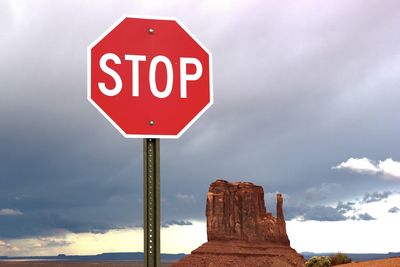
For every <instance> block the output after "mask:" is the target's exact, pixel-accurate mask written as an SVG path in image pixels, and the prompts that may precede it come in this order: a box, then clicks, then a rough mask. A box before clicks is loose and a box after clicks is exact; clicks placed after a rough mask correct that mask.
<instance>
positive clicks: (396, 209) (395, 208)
mask: <svg viewBox="0 0 400 267" xmlns="http://www.w3.org/2000/svg"><path fill="white" fill-rule="evenodd" d="M388 212H389V213H399V212H400V209H399V208H398V207H393V208H390V209H389V210H388Z"/></svg>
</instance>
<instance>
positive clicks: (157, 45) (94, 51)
mask: <svg viewBox="0 0 400 267" xmlns="http://www.w3.org/2000/svg"><path fill="white" fill-rule="evenodd" d="M211 66H212V65H211V53H210V52H209V51H208V50H207V48H205V47H204V46H203V45H202V44H201V43H200V42H199V41H198V40H197V39H196V38H195V37H194V36H193V35H192V34H191V33H190V32H189V31H188V30H187V28H186V27H185V26H184V25H182V24H181V23H180V22H179V21H178V20H176V19H166V18H147V17H129V16H124V17H122V18H120V19H119V20H118V21H117V22H116V23H115V24H114V25H112V26H111V27H110V28H109V29H108V30H107V31H105V32H104V33H103V34H102V35H101V36H100V37H99V38H97V39H96V40H95V41H94V42H93V43H92V44H91V45H90V46H89V47H88V51H87V67H88V74H87V75H88V100H89V101H90V102H91V103H92V104H93V105H94V106H95V107H96V108H97V109H98V110H99V111H100V112H101V113H102V114H103V115H104V116H105V117H106V118H107V119H108V120H109V121H110V122H111V123H112V124H113V125H114V126H115V127H116V128H117V129H118V130H119V131H120V132H121V133H122V134H123V135H124V136H125V137H133V138H178V137H180V136H181V135H182V134H183V133H184V132H185V131H186V130H187V129H188V128H189V127H190V125H192V124H193V123H194V122H195V121H196V120H197V119H198V118H199V117H200V116H201V115H202V114H203V113H204V112H205V111H206V110H207V109H208V108H209V107H210V106H211V105H212V103H213V89H212V73H211V71H212V67H211Z"/></svg>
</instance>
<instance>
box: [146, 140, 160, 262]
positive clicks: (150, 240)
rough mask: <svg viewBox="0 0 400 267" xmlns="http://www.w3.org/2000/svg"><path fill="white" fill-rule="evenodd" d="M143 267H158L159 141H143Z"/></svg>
mask: <svg viewBox="0 0 400 267" xmlns="http://www.w3.org/2000/svg"><path fill="white" fill-rule="evenodd" d="M143 156H144V158H143V163H144V168H143V169H144V181H143V184H144V266H145V267H160V139H143Z"/></svg>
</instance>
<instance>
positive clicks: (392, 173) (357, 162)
mask: <svg viewBox="0 0 400 267" xmlns="http://www.w3.org/2000/svg"><path fill="white" fill-rule="evenodd" d="M332 169H347V170H350V171H353V172H357V173H367V174H376V175H377V174H380V175H382V177H384V178H395V179H400V162H398V161H394V160H393V159H391V158H387V159H385V160H384V161H379V163H375V162H374V161H372V160H370V159H368V158H365V157H364V158H349V159H348V160H347V161H345V162H342V163H340V164H339V165H337V166H335V167H332Z"/></svg>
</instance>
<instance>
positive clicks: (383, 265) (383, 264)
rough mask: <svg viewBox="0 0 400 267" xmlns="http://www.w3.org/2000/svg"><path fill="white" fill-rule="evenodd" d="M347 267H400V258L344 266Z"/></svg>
mask: <svg viewBox="0 0 400 267" xmlns="http://www.w3.org/2000/svg"><path fill="white" fill-rule="evenodd" d="M343 266H346V267H400V258H392V259H385V260H374V261H365V262H354V263H349V264H346V265H343Z"/></svg>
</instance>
